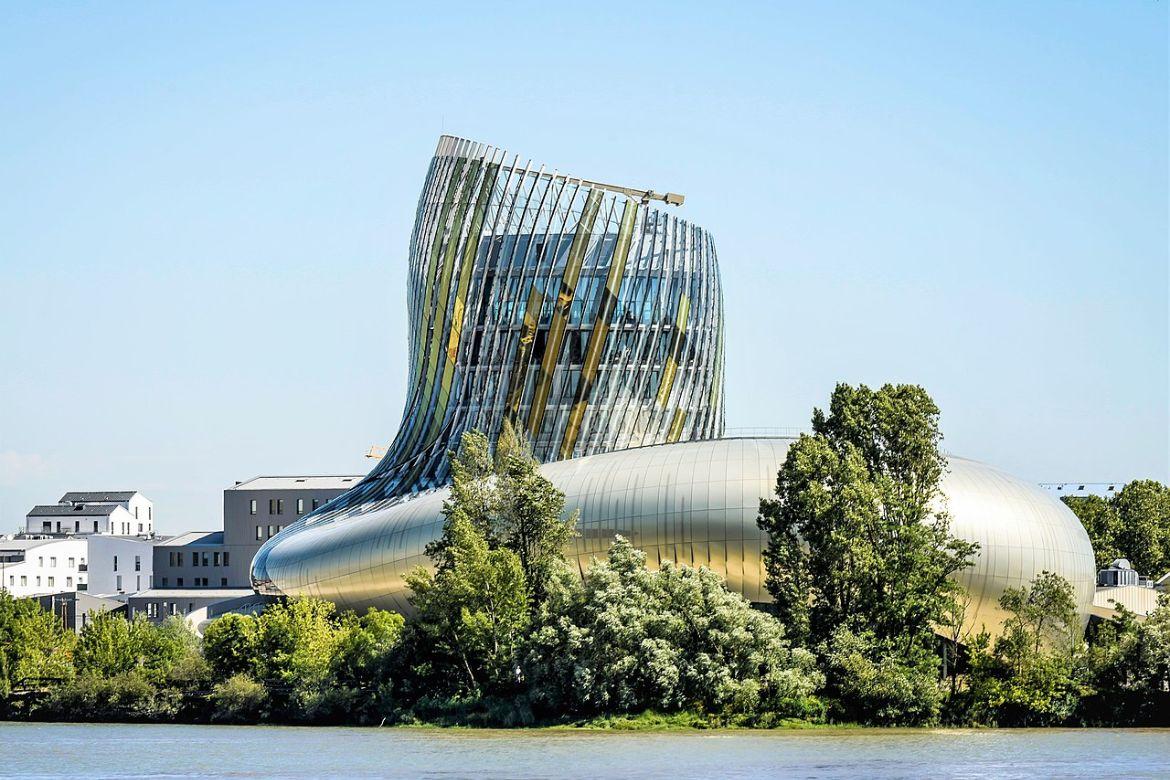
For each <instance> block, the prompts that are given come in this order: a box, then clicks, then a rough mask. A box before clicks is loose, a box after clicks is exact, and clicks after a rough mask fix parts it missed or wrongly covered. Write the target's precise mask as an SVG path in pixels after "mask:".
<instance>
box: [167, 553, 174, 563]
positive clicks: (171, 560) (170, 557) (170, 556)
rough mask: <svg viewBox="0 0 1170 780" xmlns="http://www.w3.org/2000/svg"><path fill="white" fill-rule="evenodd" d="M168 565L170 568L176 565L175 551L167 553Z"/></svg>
mask: <svg viewBox="0 0 1170 780" xmlns="http://www.w3.org/2000/svg"><path fill="white" fill-rule="evenodd" d="M167 565H168V566H174V565H175V551H174V550H171V551H170V552H169V553H167Z"/></svg>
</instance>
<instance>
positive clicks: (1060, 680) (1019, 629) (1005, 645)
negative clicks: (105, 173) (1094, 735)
mask: <svg viewBox="0 0 1170 780" xmlns="http://www.w3.org/2000/svg"><path fill="white" fill-rule="evenodd" d="M999 605H1000V608H1002V609H1003V610H1004V611H1005V612H1007V613H1008V619H1007V620H1005V621H1004V624H1003V631H1002V633H1001V634H1000V636H999V638H998V639H996V640H995V642H994V643H992V642H991V641H990V637H989V636H988V635H987V634H986V633H983V634H981V635H980V636H979V637H978V638H977V640H976V641H975V642H973V643H972V647H971V655H970V672H969V674H968V686H969V689H968V691H967V699H966V700H967V702H968V704H969V708H968V716H969V717H970V718H971V719H972V720H975V721H978V722H983V723H989V724H998V725H1004V726H1028V725H1034V726H1041V725H1052V724H1059V723H1063V722H1066V721H1068V720H1069V719H1070V718H1071V716H1072V715H1073V713H1074V711H1075V710H1076V707H1077V703H1078V701H1079V698H1080V695H1081V687H1080V682H1079V680H1078V658H1077V653H1078V649H1079V646H1080V644H1081V643H1080V629H1081V626H1080V621H1079V619H1078V617H1077V611H1076V600H1075V598H1074V596H1073V589H1072V585H1071V584H1069V582H1068V581H1067V580H1065V579H1064V578H1063V577H1061V576H1060V575H1058V574H1053V573H1051V572H1042V573H1041V574H1039V575H1037V576H1036V577H1035V578H1034V579H1033V580H1032V582H1031V583H1030V584H1029V585H1028V586H1027V587H1025V588H1008V589H1006V590H1005V591H1004V592H1003V595H1002V596H1001V597H1000V600H999Z"/></svg>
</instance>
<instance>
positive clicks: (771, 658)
mask: <svg viewBox="0 0 1170 780" xmlns="http://www.w3.org/2000/svg"><path fill="white" fill-rule="evenodd" d="M645 557H646V556H645V553H643V552H642V551H640V550H637V549H635V548H634V547H633V546H632V545H631V544H630V543H629V542H628V541H627V540H625V539H624V538H622V537H620V536H619V537H617V539H616V541H615V542H614V544H613V545H612V546H611V548H610V550H609V555H608V558H607V560H606V561H605V562H603V563H599V562H595V563H594V564H593V566H591V567H590V569H589V570H588V572H586V574H585V577H584V582H583V583H579V582H578V581H577V579H576V577H575V575H573V574H572V572H568V571H566V570H564V569H562V570H561V571H560V572H559V573H558V576H556V577H554V578H553V579H552V587H551V588H550V598H549V601H548V603H547V604H546V605H545V607H544V609H543V610H542V612H541V616H540V620H539V626H538V630H537V631H536V632H535V635H534V638H533V643H532V647H531V650H530V652H529V656H528V663H527V668H528V670H529V674H530V677H531V680H532V688H531V695H532V697H533V699H534V700H535V701H536V702H537V704H538V705H539V706H541V707H543V708H544V709H545V710H546V711H549V712H552V713H564V712H571V713H579V714H591V713H599V712H605V713H617V712H638V711H641V710H645V709H654V710H658V711H663V712H674V711H679V710H689V709H699V710H703V711H706V712H711V713H721V714H735V713H746V714H751V715H755V716H761V715H762V714H764V713H767V714H770V715H773V716H781V717H784V716H809V715H816V714H818V713H819V711H820V707H819V703H818V702H817V701H816V700H815V699H814V698H813V693H814V691H815V690H816V689H817V688H818V687H819V686H820V684H821V682H822V681H823V680H822V677H821V676H820V674H819V673H818V672H817V670H816V664H815V659H814V657H813V655H812V654H811V653H809V652H808V651H806V650H802V649H792V648H790V647H789V645H788V643H787V641H786V640H785V639H784V631H783V627H782V626H781V625H780V623H779V622H778V621H777V620H776V619H775V618H773V617H771V616H769V615H767V614H764V613H762V612H759V611H757V610H754V609H752V608H751V605H750V604H749V603H748V602H747V601H746V600H745V599H744V598H743V597H742V596H740V595H739V594H736V593H732V592H730V591H728V590H727V588H726V587H725V585H724V584H723V581H722V579H721V578H720V577H719V576H718V575H716V574H715V573H713V572H711V571H710V570H708V569H706V568H701V569H694V568H691V567H689V566H675V565H674V564H672V563H670V562H666V563H664V564H663V566H662V568H661V570H659V571H656V572H652V571H649V570H647V569H646V565H645Z"/></svg>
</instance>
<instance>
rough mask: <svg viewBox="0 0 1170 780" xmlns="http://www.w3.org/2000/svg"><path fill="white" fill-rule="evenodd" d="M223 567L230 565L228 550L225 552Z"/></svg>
mask: <svg viewBox="0 0 1170 780" xmlns="http://www.w3.org/2000/svg"><path fill="white" fill-rule="evenodd" d="M223 565H224V566H227V565H228V551H227V550H224V551H223Z"/></svg>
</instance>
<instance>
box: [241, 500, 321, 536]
mask: <svg viewBox="0 0 1170 780" xmlns="http://www.w3.org/2000/svg"><path fill="white" fill-rule="evenodd" d="M321 501H322V499H320V498H314V499H311V500H310V499H304V498H298V499H297V514H298V515H303V514H304V513H305V512H309V511H312V510H314V509H316V508H317V507H319V506H321ZM248 514H250V515H258V514H260V502H259V501H257V500H256V499H254V498H253V499H252V500H251V501H249V502H248ZM268 514H270V515H283V514H284V499H283V498H270V499H268ZM257 538H259V537H257Z"/></svg>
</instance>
